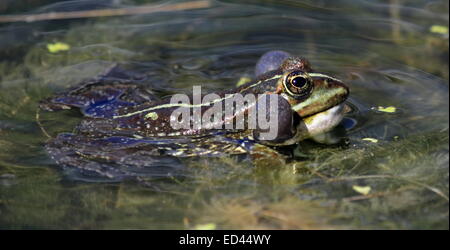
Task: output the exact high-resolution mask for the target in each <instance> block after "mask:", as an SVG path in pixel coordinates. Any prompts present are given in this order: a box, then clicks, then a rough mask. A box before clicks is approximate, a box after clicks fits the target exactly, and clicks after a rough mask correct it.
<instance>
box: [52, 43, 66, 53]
mask: <svg viewBox="0 0 450 250" xmlns="http://www.w3.org/2000/svg"><path fill="white" fill-rule="evenodd" d="M47 49H48V51H49V52H50V53H58V52H60V51H67V50H69V49H70V45H69V44H67V43H60V42H57V43H49V44H47Z"/></svg>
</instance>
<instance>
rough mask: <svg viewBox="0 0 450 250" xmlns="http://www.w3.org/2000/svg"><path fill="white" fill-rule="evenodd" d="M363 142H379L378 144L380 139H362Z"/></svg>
mask: <svg viewBox="0 0 450 250" xmlns="http://www.w3.org/2000/svg"><path fill="white" fill-rule="evenodd" d="M362 140H363V141H370V142H372V143H377V142H378V139H375V138H370V137H367V138H362Z"/></svg>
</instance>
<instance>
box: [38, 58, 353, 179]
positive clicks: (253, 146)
mask: <svg viewBox="0 0 450 250" xmlns="http://www.w3.org/2000/svg"><path fill="white" fill-rule="evenodd" d="M264 58H266V59H264ZM267 58H268V59H267ZM274 58H275V59H274ZM274 65H275V66H274ZM256 72H257V75H258V76H257V77H256V79H255V80H253V81H250V82H248V83H246V84H244V85H242V86H239V87H237V88H235V89H232V90H228V91H223V92H221V93H217V98H216V99H214V100H212V101H211V102H210V103H209V104H211V103H219V104H222V103H223V102H225V99H226V96H230V95H231V96H232V95H234V94H242V95H243V96H245V95H246V94H255V95H257V94H270V95H272V96H274V97H275V98H274V100H276V101H277V102H278V105H277V106H278V108H277V110H270V109H268V110H267V112H268V113H270V112H277V113H278V120H277V123H278V128H279V129H278V132H277V134H276V136H275V138H272V139H270V140H266V139H265V138H264V137H262V136H261V132H262V130H261V129H259V128H253V129H250V128H248V126H246V128H245V129H209V128H208V125H211V124H202V126H201V127H197V128H185V129H174V128H173V127H172V126H170V119H171V114H172V113H173V112H174V111H175V110H176V109H177V108H180V106H179V105H177V104H173V103H171V102H170V98H165V99H162V100H160V99H159V98H158V97H156V96H155V95H154V94H153V92H152V91H151V90H149V89H147V88H145V87H144V85H143V84H142V83H144V82H145V81H146V76H145V75H138V74H135V73H130V72H127V71H125V70H122V69H121V68H119V67H117V66H115V67H112V68H111V69H109V70H108V71H107V72H106V73H104V74H102V75H101V76H99V77H96V78H94V79H90V80H87V81H85V82H82V83H81V84H80V85H79V86H77V87H75V88H72V89H70V90H68V91H65V92H63V93H60V94H57V95H55V96H53V97H50V98H48V99H46V100H44V101H42V102H41V103H40V108H41V109H42V110H46V111H57V110H62V109H71V108H79V109H80V110H81V112H82V114H83V115H84V119H83V120H82V121H81V123H80V124H79V125H78V126H77V127H76V129H75V130H74V132H72V133H62V134H59V135H57V136H56V138H52V139H50V140H49V141H48V143H47V145H46V149H47V151H48V153H49V154H50V156H51V157H52V158H53V159H54V160H55V161H56V162H57V163H59V164H60V165H62V166H64V167H69V168H77V169H79V170H82V171H83V173H84V174H88V175H89V174H90V175H96V176H102V177H106V178H110V179H118V180H121V179H123V178H126V177H129V176H140V175H141V172H142V171H140V170H136V169H139V168H142V167H145V166H146V165H148V161H149V159H155V157H165V156H176V157H192V156H224V155H230V154H249V155H250V156H251V158H252V159H253V160H255V161H265V160H266V159H271V161H272V162H273V160H274V159H275V160H276V161H278V160H279V162H280V163H281V162H284V159H285V158H286V157H285V156H284V155H282V154H280V153H279V152H278V151H276V150H274V146H286V145H293V144H296V143H298V142H299V141H301V140H304V139H307V138H311V137H314V136H316V135H320V134H322V133H325V132H327V131H329V130H331V129H332V128H334V127H335V126H336V125H338V124H339V122H340V121H341V120H342V119H343V117H344V113H345V111H344V110H345V105H344V101H345V100H346V99H347V97H348V95H349V89H348V87H347V86H346V85H345V84H344V83H343V82H342V81H340V80H338V79H337V78H334V77H332V76H328V75H326V74H324V73H320V72H317V71H315V70H313V69H312V68H311V65H310V63H309V62H308V61H307V60H306V59H303V58H299V57H290V55H288V54H283V53H280V52H270V53H267V54H266V55H264V56H263V57H262V58H261V59H260V61H259V63H258V65H257V69H256ZM256 102H259V101H258V100H257V101H256ZM207 104H208V103H207ZM255 105H258V103H254V104H253V106H255ZM249 106H252V105H251V104H250V105H249ZM208 108H210V105H204V106H202V107H201V109H200V110H201V112H202V114H203V113H204V112H206V111H207V110H208ZM246 113H248V109H247V108H246V107H244V108H240V109H237V108H236V110H235V112H234V114H232V115H231V116H230V117H227V116H226V115H224V118H225V119H224V120H229V121H230V120H231V121H234V120H235V119H236V117H237V116H238V115H239V114H240V115H243V114H246ZM193 122H195V121H193ZM207 128H208V129H207Z"/></svg>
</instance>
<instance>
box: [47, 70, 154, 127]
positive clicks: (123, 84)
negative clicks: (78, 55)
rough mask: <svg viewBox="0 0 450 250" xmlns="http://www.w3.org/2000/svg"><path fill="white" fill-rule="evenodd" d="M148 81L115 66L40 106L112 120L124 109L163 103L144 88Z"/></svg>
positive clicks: (142, 76)
mask: <svg viewBox="0 0 450 250" xmlns="http://www.w3.org/2000/svg"><path fill="white" fill-rule="evenodd" d="M146 80H148V79H147V77H146V76H145V75H142V74H137V73H133V72H129V71H126V70H123V69H121V68H120V67H118V66H114V67H111V68H109V69H108V70H107V71H106V72H105V73H104V74H102V75H100V76H98V77H95V78H93V79H88V80H85V81H83V82H81V83H80V84H78V85H77V86H76V87H74V88H71V89H69V90H67V91H65V92H62V93H60V94H56V95H55V96H53V97H50V98H48V99H46V100H44V101H41V103H40V105H39V106H40V108H41V109H43V110H47V111H57V110H62V109H70V108H73V107H75V108H80V109H81V111H82V113H83V114H84V115H85V116H88V117H98V118H111V117H113V116H114V115H116V114H117V113H118V110H120V109H122V108H124V107H130V106H135V105H139V104H142V103H145V102H154V101H159V98H157V97H156V96H155V95H154V94H153V92H152V91H151V90H149V89H148V88H145V87H144V86H143V83H144V82H145V81H146Z"/></svg>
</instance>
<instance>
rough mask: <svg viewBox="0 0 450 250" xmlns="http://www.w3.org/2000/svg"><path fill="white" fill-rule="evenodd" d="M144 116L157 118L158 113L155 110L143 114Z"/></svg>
mask: <svg viewBox="0 0 450 250" xmlns="http://www.w3.org/2000/svg"><path fill="white" fill-rule="evenodd" d="M145 118H150V119H152V120H153V121H154V120H157V119H158V114H157V113H156V112H150V113H148V114H146V115H145Z"/></svg>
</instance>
